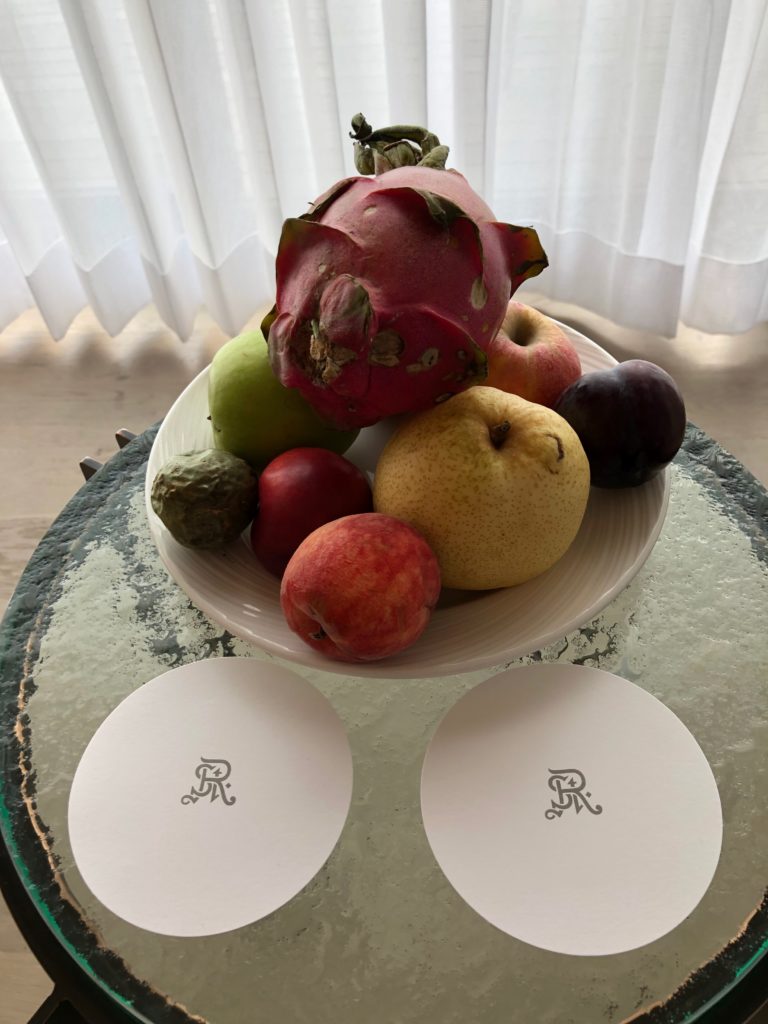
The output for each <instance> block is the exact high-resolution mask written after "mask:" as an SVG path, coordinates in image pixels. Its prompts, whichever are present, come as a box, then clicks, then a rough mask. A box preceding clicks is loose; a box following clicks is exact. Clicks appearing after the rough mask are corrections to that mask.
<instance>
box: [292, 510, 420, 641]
mask: <svg viewBox="0 0 768 1024" xmlns="http://www.w3.org/2000/svg"><path fill="white" fill-rule="evenodd" d="M439 595H440V568H439V566H438V562H437V558H436V557H435V555H434V553H433V551H432V549H431V548H430V547H429V545H428V544H427V542H426V541H425V540H424V538H423V537H422V535H421V534H420V533H419V532H418V531H417V530H414V529H413V527H412V526H408V524H407V523H404V522H402V521H401V520H400V519H395V518H393V517H392V516H385V515H380V514H379V513H378V512H368V513H365V514H362V515H354V516H345V517H344V518H343V519H336V520H334V521H333V522H331V523H326V525H325V526H321V527H320V528H319V529H317V530H315V531H314V533H311V534H310V535H309V536H308V537H307V538H306V540H304V541H302V543H301V544H300V545H299V547H298V549H297V550H296V553H295V554H294V556H293V558H292V559H291V560H290V562H289V563H288V567H287V568H286V570H285V575H284V576H283V582H282V586H281V588H280V603H281V605H282V608H283V612H284V614H285V618H286V620H287V622H288V625H289V626H290V628H291V629H292V630H293V631H294V633H297V634H298V635H299V636H300V637H301V639H302V640H303V641H304V642H305V643H307V644H309V646H310V647H313V648H314V649H315V650H316V651H320V652H321V653H322V654H326V655H328V657H330V658H336V659H339V660H341V661H376V660H377V659H379V658H386V657H388V656H389V655H391V654H396V653H397V652H398V651H402V650H404V648H406V647H408V646H410V644H412V643H414V641H415V640H417V639H418V638H419V637H420V636H421V634H422V633H423V631H424V629H425V627H426V625H427V623H428V622H429V619H430V616H431V614H432V609H433V608H434V607H435V604H436V603H437V599H438V597H439Z"/></svg>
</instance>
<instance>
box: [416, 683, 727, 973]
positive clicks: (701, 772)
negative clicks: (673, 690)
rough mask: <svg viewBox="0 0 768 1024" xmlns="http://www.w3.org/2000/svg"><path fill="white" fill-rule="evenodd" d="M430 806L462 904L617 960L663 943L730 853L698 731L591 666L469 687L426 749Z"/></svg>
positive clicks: (431, 827)
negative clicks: (618, 955) (723, 846)
mask: <svg viewBox="0 0 768 1024" xmlns="http://www.w3.org/2000/svg"><path fill="white" fill-rule="evenodd" d="M421 807H422V816H423V820H424V827H425V829H426V833H427V838H428V840H429V843H430V846H431V848H432V851H433V853H434V856H435V858H436V860H437V862H438V864H439V865H440V867H441V869H442V871H443V872H444V874H445V876H446V878H447V880H448V881H449V882H450V883H451V885H452V886H453V887H454V889H455V890H456V892H457V893H458V895H459V896H461V897H462V898H463V899H464V900H465V901H466V902H467V903H468V904H469V905H470V906H471V907H472V908H473V909H474V910H475V911H477V913H479V914H480V915H481V916H482V917H484V918H485V919H486V920H487V921H488V922H490V923H491V924H493V925H495V926H496V927H497V928H499V929H501V930H502V931H505V932H507V933H508V934H509V935H511V936H513V937H514V938H516V939H520V940H522V941H524V942H527V943H530V944H531V945H535V946H539V947H541V948H543V949H548V950H552V951H555V952H558V953H567V954H572V955H585V956H588V955H607V954H611V953H621V952H625V951H626V950H629V949H635V948H637V947H640V946H644V945H646V944H648V943H650V942H653V941H654V940H655V939H658V938H660V937H661V936H663V935H665V934H667V933H668V932H669V931H671V930H672V929H673V928H675V927H676V926H677V925H679V924H680V923H681V922H682V921H683V920H684V919H685V918H686V917H687V916H688V915H689V914H691V913H692V912H693V911H694V910H695V908H696V906H697V905H698V903H699V902H700V900H701V898H702V897H703V895H704V894H705V892H706V890H707V888H708V887H709V884H710V882H711V881H712V877H713V875H714V872H715V869H716V867H717V863H718V860H719V856H720V846H721V841H722V813H721V807H720V798H719V794H718V790H717V784H716V782H715V778H714V776H713V774H712V770H711V768H710V766H709V764H708V762H707V760H706V757H705V756H704V754H703V752H702V750H701V748H700V747H699V745H698V744H697V742H696V740H695V739H694V737H693V736H692V734H691V733H690V732H689V730H688V729H687V728H686V726H685V725H684V724H683V723H682V722H681V721H680V719H679V718H677V717H676V715H675V714H674V713H673V712H672V711H671V710H670V709H669V708H667V707H666V706H665V705H664V704H662V703H661V702H660V701H658V700H657V699H656V698H655V697H653V696H652V695H650V694H649V693H647V692H646V691H645V690H642V689H641V688H640V687H638V686H636V685H635V684H633V683H630V682H628V681H627V680H625V679H622V678H620V677H618V676H615V675H612V674H610V673H608V672H604V671H601V670H598V669H593V668H586V667H577V666H573V665H559V664H536V665H531V666H525V667H521V668H515V669H510V670H507V671H505V672H502V673H501V674H499V675H497V676H494V677H492V678H491V679H488V680H486V681H485V682H483V683H481V684H479V685H478V686H476V687H475V688H474V689H472V690H470V691H469V693H468V694H466V695H465V696H464V697H463V698H462V699H461V700H459V701H458V702H457V703H456V704H455V705H454V706H453V707H452V708H451V709H450V710H449V711H448V713H447V714H446V715H445V717H444V718H443V720H442V721H441V723H440V725H439V726H438V728H437V730H436V732H435V735H434V737H433V740H432V742H431V744H430V747H429V749H428V751H427V754H426V757H425V761H424V767H423V772H422V782H421Z"/></svg>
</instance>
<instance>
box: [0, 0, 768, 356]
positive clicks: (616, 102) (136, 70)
mask: <svg viewBox="0 0 768 1024" xmlns="http://www.w3.org/2000/svg"><path fill="white" fill-rule="evenodd" d="M358 111H362V112H363V113H364V114H365V115H366V117H367V119H368V120H369V122H370V123H371V124H372V125H373V126H374V127H382V126H384V125H385V124H390V123H395V122H399V123H402V122H407V123H412V124H421V125H424V126H428V127H429V128H430V129H431V130H432V131H434V132H436V133H437V134H438V135H439V136H440V139H441V141H443V142H445V143H447V144H449V145H450V146H451V156H450V158H449V165H450V166H453V167H456V168H458V169H460V170H462V171H463V172H464V173H465V174H466V175H467V177H468V178H469V180H470V181H471V182H472V184H473V185H474V186H475V187H476V188H477V189H478V191H480V192H481V193H482V194H483V195H484V197H485V198H486V200H487V201H488V202H489V204H490V205H491V206H492V207H493V209H494V210H495V212H496V214H497V216H498V217H499V219H502V220H508V221H512V222H515V223H520V224H532V225H534V226H535V227H536V228H537V229H538V231H539V232H540V234H541V237H542V241H543V242H544V245H545V248H546V250H547V252H548V255H549V260H550V269H549V270H547V271H545V272H544V274H542V275H541V277H539V278H536V279H535V281H534V282H531V283H530V284H528V285H526V286H524V288H533V289H535V290H536V291H537V292H542V291H543V292H544V293H546V294H547V295H549V296H551V297H554V298H559V299H563V300H566V301H571V302H575V303H578V304H580V305H583V306H586V307H587V308H590V309H592V310H594V311H596V312H598V313H601V314H603V315H605V316H608V317H610V318H612V319H613V320H615V321H617V322H619V323H622V324H625V325H628V326H635V327H643V328H647V329H649V330H654V331H658V332H661V333H666V334H673V333H674V331H675V329H676V325H677V321H678V319H679V318H680V319H683V320H684V321H685V322H687V323H689V324H691V325H693V326H696V327H699V328H701V329H704V330H707V331H713V332H737V331H743V330H746V329H748V328H749V327H751V326H752V325H753V324H754V323H756V322H758V321H760V320H765V319H768V0H453V2H451V0H0V328H2V327H3V326H5V325H6V324H7V323H8V322H9V321H10V320H12V319H13V318H14V317H15V316H17V315H18V314H19V313H20V312H22V311H23V310H24V309H25V308H28V307H29V306H32V305H36V306H38V308H39V309H40V311H41V312H42V315H43V317H44V318H45V320H46V322H47V323H48V325H49V327H50V329H51V332H52V333H53V335H54V336H56V337H60V336H61V335H62V334H63V333H64V332H65V331H66V329H67V327H68V325H69V324H70V322H71V320H72V318H73V317H74V316H76V315H77V313H78V312H79V311H80V310H81V309H82V308H83V307H84V306H85V305H91V306H92V307H93V308H94V309H95V311H96V314H97V315H98V317H99V318H100V320H101V322H102V324H103V325H104V327H105V328H106V329H107V330H108V331H109V332H111V333H113V334H114V333H117V332H119V331H120V329H121V328H122V327H123V326H124V325H125V324H126V323H127V321H128V320H129V319H130V318H131V317H132V316H133V315H134V314H135V313H136V312H137V311H138V310H139V309H141V308H142V307H143V306H145V305H146V304H147V303H150V302H154V303H155V304H156V306H157V308H158V310H159V311H160V314H161V315H162V317H163V318H164V319H165V320H166V321H167V323H168V324H169V325H170V326H171V327H172V328H174V330H176V331H177V332H178V333H179V335H181V336H182V337H184V336H185V335H187V334H188V333H189V331H190V330H191V326H192V322H193V319H194V317H195V315H196V313H197V311H198V310H199V309H200V308H201V307H202V306H205V307H207V308H208V310H209V311H210V312H211V314H212V315H213V316H214V317H215V318H216V319H217V320H218V322H219V323H220V324H221V326H222V327H223V328H224V329H225V330H226V331H227V332H229V333H235V332H237V331H238V330H239V329H240V327H241V326H242V325H243V324H244V323H245V321H246V320H248V319H249V317H250V316H251V315H252V314H253V312H254V311H255V310H256V309H257V307H258V306H260V305H261V304H263V303H264V302H268V301H269V300H270V298H271V295H272V289H273V284H274V268H273V258H274V253H275V250H276V245H277V240H278V238H279V233H280V225H281V222H282V220H283V218H284V217H286V216H295V215H297V214H298V213H301V212H303V211H304V209H306V204H307V203H308V202H309V201H310V200H312V199H313V198H314V197H315V196H316V195H317V194H319V193H320V192H322V191H324V190H325V189H326V188H327V187H328V186H329V185H330V184H332V183H333V182H334V181H335V180H336V179H337V178H339V177H342V176H344V175H346V174H351V173H354V166H353V163H352V148H351V143H350V140H349V138H348V134H347V133H348V130H349V122H350V119H351V117H352V115H353V114H355V113H357V112H358Z"/></svg>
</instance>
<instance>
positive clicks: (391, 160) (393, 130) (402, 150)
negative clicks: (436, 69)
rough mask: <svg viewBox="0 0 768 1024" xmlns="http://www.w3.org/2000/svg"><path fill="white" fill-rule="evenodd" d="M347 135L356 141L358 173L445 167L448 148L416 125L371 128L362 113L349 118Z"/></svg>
mask: <svg viewBox="0 0 768 1024" xmlns="http://www.w3.org/2000/svg"><path fill="white" fill-rule="evenodd" d="M349 137H350V138H351V139H354V142H355V147H354V148H355V168H356V169H357V172H358V174H376V175H379V174H384V173H385V172H386V171H391V170H392V169H393V168H395V167H409V166H411V167H412V166H413V165H414V164H415V165H416V166H420V167H436V168H438V169H439V170H444V169H445V161H446V160H447V159H448V147H447V146H443V145H441V143H440V140H439V139H438V137H437V136H436V135H435V134H434V132H430V131H427V129H426V128H420V127H419V126H418V125H410V124H393V125H390V126H389V127H388V128H379V129H377V130H376V131H374V130H373V129H372V128H371V126H370V125H369V124H368V122H367V121H366V119H365V117H364V116H363V115H362V114H355V116H354V117H353V118H352V131H351V132H350V133H349Z"/></svg>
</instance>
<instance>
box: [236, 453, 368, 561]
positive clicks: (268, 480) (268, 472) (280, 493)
mask: <svg viewBox="0 0 768 1024" xmlns="http://www.w3.org/2000/svg"><path fill="white" fill-rule="evenodd" d="M372 508H373V499H372V495H371V485H370V484H369V482H368V477H367V476H366V475H365V473H363V471H362V470H361V469H358V468H357V466H355V465H353V464H352V463H351V462H350V461H349V460H348V459H345V458H344V457H343V456H341V455H337V454H336V453H335V452H331V451H328V450H327V449H326V448H291V449H290V450H289V451H287V452H283V454H282V455H278V456H277V458H275V459H273V460H272V461H271V462H270V463H269V464H268V465H267V466H266V468H265V469H264V471H263V473H262V474H261V476H260V477H259V512H258V515H257V516H256V518H255V519H254V521H253V525H252V526H251V547H252V548H253V551H254V554H255V555H256V557H257V558H258V560H259V561H260V562H261V564H262V565H263V566H264V568H265V569H267V570H268V571H269V572H271V573H273V575H275V576H282V575H283V571H284V570H285V567H286V565H287V564H288V560H289V559H290V557H291V555H292V554H293V553H294V551H295V550H296V548H297V547H298V546H299V544H301V542H302V541H303V540H304V538H305V537H307V536H309V534H310V533H312V531H313V530H316V529H317V528H318V526H322V525H323V523H328V522H330V521H331V520H332V519H338V518H340V517H341V516H349V515H353V514H354V513H357V512H370V511H371V509H372Z"/></svg>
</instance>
